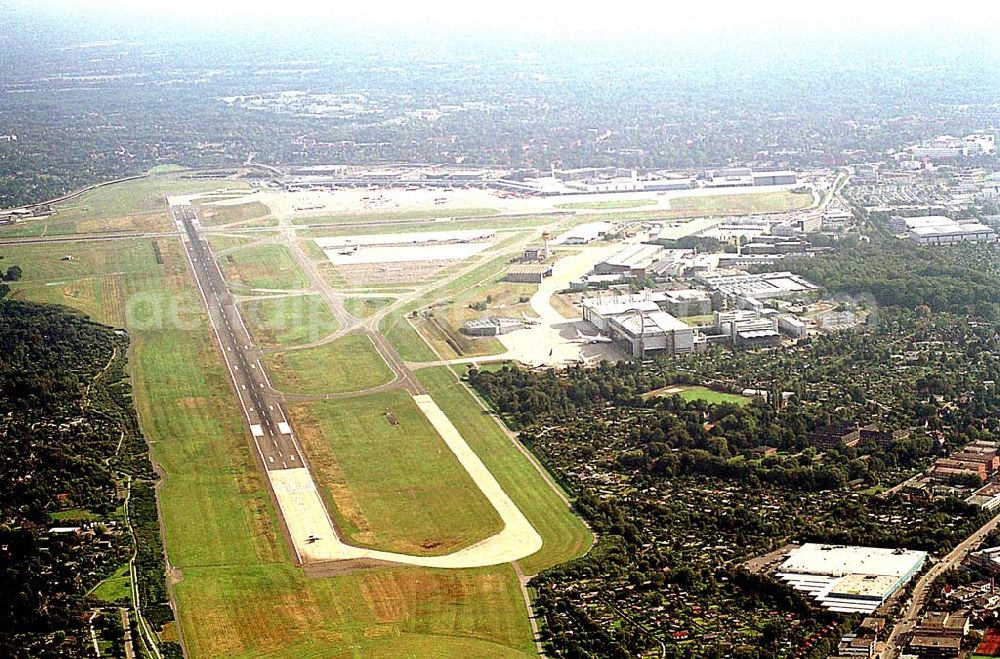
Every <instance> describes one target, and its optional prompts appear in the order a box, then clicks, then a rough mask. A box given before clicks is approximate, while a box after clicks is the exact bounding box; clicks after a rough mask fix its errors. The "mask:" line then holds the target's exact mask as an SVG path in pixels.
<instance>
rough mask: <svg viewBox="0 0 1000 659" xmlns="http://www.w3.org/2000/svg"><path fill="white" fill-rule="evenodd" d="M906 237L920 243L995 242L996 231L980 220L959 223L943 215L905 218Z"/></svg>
mask: <svg viewBox="0 0 1000 659" xmlns="http://www.w3.org/2000/svg"><path fill="white" fill-rule="evenodd" d="M903 224H905V226H906V237H907V238H909V239H910V240H911V241H913V242H915V243H917V244H918V245H952V244H954V243H961V242H995V241H996V239H997V236H996V233H995V232H994V231H993V229H991V228H990V227H988V226H986V225H985V224H980V223H979V222H967V223H959V222H956V221H955V220H953V219H951V218H948V217H945V216H943V215H927V216H924V217H907V218H903Z"/></svg>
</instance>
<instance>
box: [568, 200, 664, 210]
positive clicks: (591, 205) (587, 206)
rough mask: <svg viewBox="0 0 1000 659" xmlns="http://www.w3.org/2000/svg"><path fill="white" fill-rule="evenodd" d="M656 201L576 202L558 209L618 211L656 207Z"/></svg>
mask: <svg viewBox="0 0 1000 659" xmlns="http://www.w3.org/2000/svg"><path fill="white" fill-rule="evenodd" d="M657 203H659V202H657V201H656V200H655V199H608V200H606V201H575V202H572V203H568V204H556V208H565V209H569V210H616V209H619V208H638V207H640V206H656V204H657Z"/></svg>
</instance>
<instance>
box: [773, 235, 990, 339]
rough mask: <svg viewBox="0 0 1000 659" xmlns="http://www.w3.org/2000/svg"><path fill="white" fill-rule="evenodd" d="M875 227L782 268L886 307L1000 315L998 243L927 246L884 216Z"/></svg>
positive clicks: (984, 317)
mask: <svg viewBox="0 0 1000 659" xmlns="http://www.w3.org/2000/svg"><path fill="white" fill-rule="evenodd" d="M872 226H873V230H871V231H869V232H868V233H867V234H866V235H865V236H864V240H862V239H860V238H859V237H858V236H854V237H851V238H849V239H846V240H842V241H840V242H839V243H838V245H837V249H836V251H835V252H833V253H831V254H825V255H820V256H816V257H813V258H805V257H798V258H792V259H785V260H782V261H781V263H780V267H781V269H785V270H791V271H792V272H795V273H796V274H800V275H802V276H803V277H805V278H807V279H809V280H810V281H813V282H815V283H817V284H819V285H821V286H823V287H824V288H825V289H826V290H827V291H828V292H829V293H834V294H838V293H840V294H847V295H851V296H858V297H859V298H860V301H861V302H867V299H868V296H870V297H871V299H872V300H873V301H874V302H876V303H877V304H878V305H880V306H883V307H902V308H905V309H917V308H918V307H925V308H926V309H928V310H929V311H932V312H951V313H957V314H969V315H974V316H976V317H977V318H980V319H982V320H989V321H995V320H997V319H998V318H1000V314H998V310H997V305H998V304H1000V275H998V272H997V267H996V264H997V262H998V256H1000V253H998V251H997V247H996V246H995V245H988V244H971V243H970V244H964V245H956V246H953V247H936V246H923V245H917V244H914V243H912V242H910V241H908V240H900V239H897V238H894V237H892V236H891V235H888V233H887V232H886V230H885V229H886V227H885V222H884V221H882V220H873V225H872Z"/></svg>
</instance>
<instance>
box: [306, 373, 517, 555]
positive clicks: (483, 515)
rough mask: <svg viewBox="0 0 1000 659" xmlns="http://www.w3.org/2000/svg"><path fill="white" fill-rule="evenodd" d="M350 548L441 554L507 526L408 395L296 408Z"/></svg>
mask: <svg viewBox="0 0 1000 659" xmlns="http://www.w3.org/2000/svg"><path fill="white" fill-rule="evenodd" d="M289 412H290V414H291V417H292V422H293V425H294V426H295V428H297V429H298V437H299V441H300V442H302V444H303V446H304V448H305V450H306V454H307V455H308V456H309V460H310V463H311V464H312V466H313V469H314V470H315V471H316V473H317V474H318V477H319V480H320V483H319V485H320V486H321V489H322V490H323V492H324V494H325V495H326V496H327V499H328V501H329V502H332V503H333V504H334V510H335V511H336V521H337V525H338V527H339V528H340V529H341V530H342V531H344V532H345V533H346V534H347V536H348V538H349V540H348V541H349V542H352V543H354V544H359V545H363V546H368V547H373V548H376V549H383V550H387V551H396V552H404V553H410V554H417V555H430V556H436V555H440V554H447V553H450V552H452V551H455V550H456V549H460V548H462V547H466V546H468V545H471V544H473V543H474V542H477V541H479V540H482V539H484V538H487V537H489V536H491V535H494V534H495V533H499V532H500V531H501V530H502V528H503V523H502V522H501V520H500V517H499V516H498V515H497V513H496V511H495V509H494V508H493V506H492V505H491V504H490V502H489V501H488V500H487V499H486V497H484V496H483V494H482V492H480V490H479V488H478V487H476V484H475V483H474V482H473V481H472V479H471V477H469V475H468V473H467V472H466V471H465V469H464V468H463V467H462V465H461V464H460V463H459V462H458V460H457V459H456V458H455V456H454V454H453V453H452V452H451V450H450V449H449V448H448V446H447V444H445V443H444V440H442V439H441V437H440V436H439V435H438V434H437V432H436V431H435V429H434V427H433V426H432V425H431V423H430V422H429V421H428V420H427V417H425V416H424V414H423V413H422V412H421V411H420V409H419V408H418V407H417V405H416V403H414V402H413V398H412V397H410V395H409V394H408V393H407V392H405V391H404V390H402V389H394V390H391V391H387V392H384V393H378V394H372V395H369V396H362V397H359V398H349V399H346V400H337V401H324V402H318V403H302V404H298V405H294V406H292V407H291V408H290V410H289Z"/></svg>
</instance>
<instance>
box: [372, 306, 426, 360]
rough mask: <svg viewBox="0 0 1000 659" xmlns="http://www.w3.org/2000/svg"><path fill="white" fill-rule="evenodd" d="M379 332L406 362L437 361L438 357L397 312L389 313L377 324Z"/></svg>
mask: <svg viewBox="0 0 1000 659" xmlns="http://www.w3.org/2000/svg"><path fill="white" fill-rule="evenodd" d="M379 331H381V332H382V334H384V335H385V338H386V339H387V340H388V341H389V344H390V345H392V347H393V348H395V349H396V352H398V353H399V356H400V357H402V358H403V359H404V360H405V361H408V362H432V361H437V359H438V356H437V355H435V354H434V351H433V350H431V349H430V347H429V346H428V345H427V343H426V342H425V341H424V340H423V339H422V338H421V337H420V335H419V334H417V331H416V330H415V329H413V326H411V325H410V323H409V322H407V320H406V318H404V317H403V315H402V314H400V313H399V312H394V313H390V314H389V315H387V316H386V317H385V318H383V319H382V322H380V323H379Z"/></svg>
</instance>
